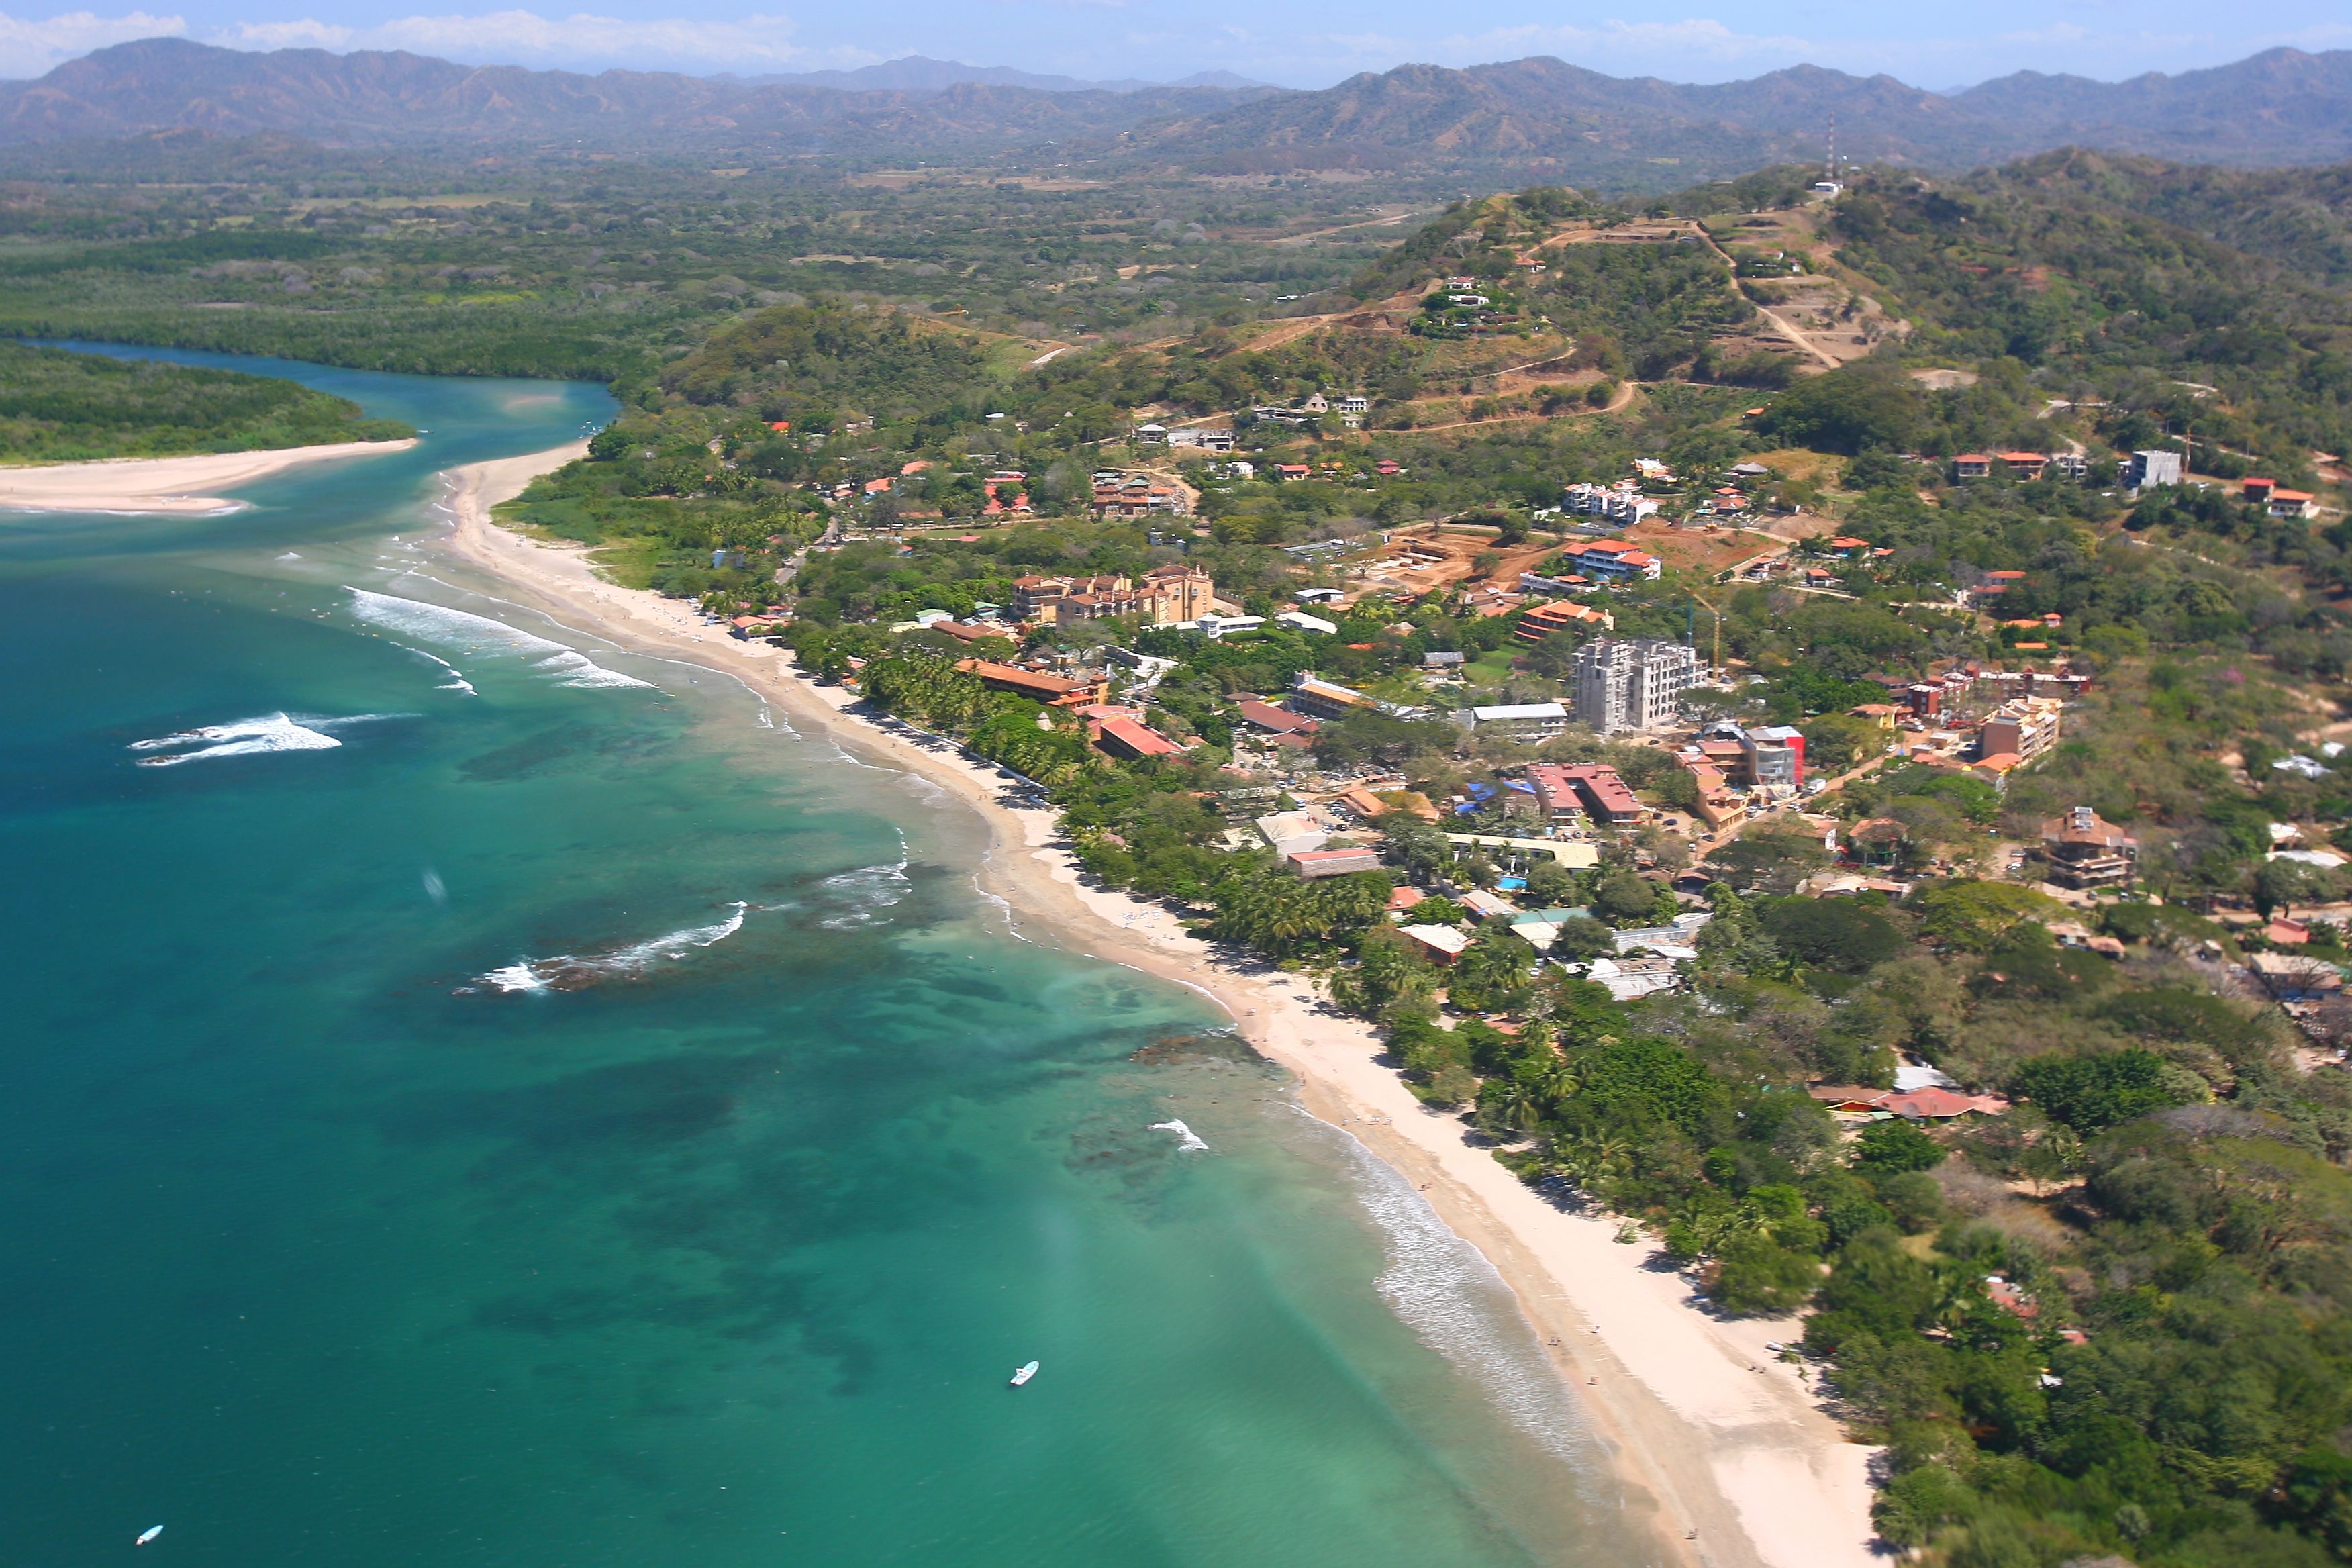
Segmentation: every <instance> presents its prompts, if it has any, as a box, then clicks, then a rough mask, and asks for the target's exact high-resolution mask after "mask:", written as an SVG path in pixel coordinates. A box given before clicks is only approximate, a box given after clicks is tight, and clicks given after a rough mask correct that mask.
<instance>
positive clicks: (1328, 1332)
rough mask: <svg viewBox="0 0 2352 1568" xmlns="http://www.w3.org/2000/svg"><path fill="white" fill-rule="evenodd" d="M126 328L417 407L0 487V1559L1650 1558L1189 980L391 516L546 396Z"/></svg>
mask: <svg viewBox="0 0 2352 1568" xmlns="http://www.w3.org/2000/svg"><path fill="white" fill-rule="evenodd" d="M110 352H124V353H144V351H110ZM152 357H160V358H170V359H174V360H178V361H181V362H183V363H223V364H235V365H238V366H240V367H245V368H253V369H258V370H262V371H265V372H269V373H273V374H289V375H292V376H295V377H296V378H297V379H299V380H301V381H304V382H306V383H309V384H313V385H318V386H321V387H325V388H327V389H329V390H331V391H335V392H338V393H341V394H343V395H347V396H351V397H353V398H355V399H357V400H358V401H360V402H361V403H362V404H363V405H365V406H366V407H367V409H368V410H369V412H370V413H371V414H376V415H384V416H393V417H397V418H403V419H406V420H408V421H410V422H412V423H414V424H415V425H417V426H422V427H424V428H425V429H426V430H427V431H428V432H429V433H428V434H427V436H426V437H425V440H424V442H423V444H422V445H421V446H420V447H419V448H417V449H416V450H415V451H413V452H410V453H406V454H403V455H398V456H391V457H383V458H369V459H366V460H364V461H359V462H352V463H345V464H339V465H330V466H326V467H321V468H312V469H309V470H304V471H298V472H296V473H293V474H289V475H287V476H283V477H281V478H279V479H275V480H271V481H268V482H266V483H263V484H260V485H257V486H254V487H251V488H250V489H247V490H246V491H244V492H243V494H244V495H245V497H246V498H247V499H248V500H251V501H252V502H253V503H254V504H253V506H252V508H251V510H245V511H240V512H237V513H235V514H233V515H229V516H225V517H219V518H212V519H167V518H154V517H63V516H54V515H27V514H13V515H12V514H5V513H0V649H5V654H0V668H5V671H6V672H7V679H6V680H5V683H0V721H4V722H5V734H6V736H7V744H6V745H5V748H0V877H5V885H6V887H7V888H8V889H9V890H10V895H11V896H10V897H8V898H7V899H6V900H5V903H0V922H5V929H0V941H5V951H7V952H9V953H10V954H11V962H10V963H9V965H8V970H7V981H6V989H5V997H0V1002H5V1012H0V1017H5V1027H0V1064H5V1083H6V1090H7V1092H6V1095H5V1102H0V1103H5V1111H4V1112H0V1114H5V1139H0V1182H5V1199H6V1206H7V1211H8V1213H9V1215H10V1217H11V1221H12V1223H11V1226H10V1227H9V1230H10V1235H9V1245H8V1246H7V1247H6V1249H5V1260H6V1269H7V1279H6V1284H7V1289H5V1293H0V1318H4V1319H5V1329H6V1342H7V1344H8V1347H9V1353H8V1354H7V1355H6V1356H5V1358H0V1411H5V1426H0V1443H5V1463H0V1554H5V1557H6V1559H7V1560H8V1561H11V1562H18V1563H40V1564H43V1565H44V1568H71V1565H73V1564H78V1563H106V1562H112V1561H117V1560H119V1559H120V1558H121V1555H122V1553H123V1552H125V1551H127V1550H129V1549H130V1546H131V1541H132V1538H133V1537H134V1536H136V1535H137V1534H138V1533H139V1532H140V1531H142V1530H144V1529H146V1528H147V1527H149V1526H152V1525H157V1524H161V1525H163V1527H164V1533H163V1535H162V1536H161V1537H160V1538H159V1539H158V1540H157V1541H156V1542H154V1543H153V1544H152V1546H150V1547H148V1548H146V1552H148V1554H149V1555H150V1557H151V1558H152V1559H153V1560H154V1561H157V1562H163V1561H171V1562H177V1563H184V1564H191V1565H194V1564H218V1565H220V1568H278V1565H287V1564H297V1563H334V1564H335V1565H336V1568H417V1565H419V1564H425V1563H431V1564H435V1565H436V1568H457V1565H462V1564H483V1565H491V1564H496V1565H499V1568H505V1565H509V1564H517V1563H530V1564H535V1565H547V1568H557V1565H564V1568H590V1565H604V1564H613V1565H623V1564H626V1565H629V1568H671V1565H675V1568H751V1565H754V1564H757V1565H761V1568H765V1565H770V1564H783V1563H824V1564H840V1565H863V1564H898V1563H907V1564H915V1563H920V1564H926V1565H936V1564H953V1565H956V1568H999V1565H1003V1568H1013V1565H1022V1568H1063V1565H1067V1568H1079V1565H1086V1568H1125V1565H1130V1564H1132V1565H1139V1568H1142V1565H1153V1568H1157V1565H1162V1564H1165V1565H1171V1568H1175V1565H1190V1564H1202V1565H1203V1568H1205V1565H1208V1564H1216V1565H1218V1568H1325V1565H1328V1568H1374V1565H1389V1564H1395V1565H1400V1568H1402V1565H1407V1564H1412V1565H1444V1568H1489V1565H1493V1568H1504V1565H1513V1564H1533V1563H1563V1564H1570V1565H1572V1568H1581V1565H1587V1564H1590V1565H1595V1568H1597V1565H1600V1564H1604V1563H1605V1564H1617V1563H1639V1562H1644V1561H1647V1560H1648V1556H1649V1554H1648V1552H1647V1551H1646V1550H1645V1549H1644V1548H1643V1544H1642V1542H1641V1538H1639V1537H1637V1536H1636V1535H1635V1534H1634V1533H1633V1531H1632V1530H1631V1527H1630V1526H1629V1524H1628V1522H1627V1521H1626V1519H1625V1516H1624V1513H1623V1510H1622V1502H1621V1499H1620V1497H1619V1494H1618V1489H1617V1486H1616V1484H1615V1482H1614V1481H1613V1479H1612V1476H1611V1472H1610V1470H1609V1468H1608V1467H1607V1464H1606V1461H1605V1458H1604V1456H1603V1455H1602V1453H1601V1450H1600V1448H1599V1447H1598V1445H1597V1444H1596V1442H1595V1441H1594V1439H1593V1438H1592V1436H1591V1434H1590V1432H1589V1430H1588V1428H1587V1426H1586V1423H1585V1420H1584V1417H1583V1415H1582V1414H1581V1412H1580V1410H1579V1408H1578V1407H1577V1406H1576V1405H1575V1404H1574V1402H1573V1401H1572V1400H1571V1399H1570V1396H1569V1395H1568V1394H1567V1393H1566V1391H1565V1390H1563V1389H1562V1388H1561V1387H1560V1386H1559V1384H1557V1382H1556V1381H1555V1380H1554V1379H1553V1378H1552V1376H1551V1375H1550V1373H1549V1372H1548V1371H1547V1370H1546V1366H1545V1363H1544V1360H1543V1357H1542V1353H1541V1351H1540V1348H1539V1347H1538V1345H1537V1344H1536V1343H1535V1342H1534V1338H1533V1335H1532V1333H1531V1331H1529V1330H1528V1328H1527V1327H1526V1325H1525V1324H1524V1322H1523V1321H1521V1320H1520V1319H1519V1318H1518V1316H1517V1313H1516V1312H1515V1311H1514V1310H1513V1309H1512V1306H1511V1303H1510V1300H1509V1298H1508V1296H1507V1294H1506V1292H1505V1291H1504V1289H1503V1288H1502V1286H1501V1283H1500V1281H1499V1280H1498V1279H1496V1277H1495V1276H1494V1274H1493V1273H1492V1271H1491V1270H1490V1269H1488V1268H1486V1265H1485V1264H1484V1262H1483V1261H1482V1260H1481V1259H1480V1258H1478V1257H1477V1255H1476V1254H1475V1252H1472V1251H1471V1250H1470V1249H1469V1248H1467V1247H1465V1246H1463V1245H1462V1244H1461V1243H1460V1242H1458V1241H1456V1240H1454V1238H1453V1237H1451V1236H1450V1235H1448V1234H1447V1233H1446V1232H1445V1231H1444V1229H1443V1227H1442V1226H1439V1225H1438V1224H1437V1222H1436V1220H1435V1219H1434V1216H1433V1215H1432V1214H1431V1213H1430V1211H1429V1210H1428V1208H1427V1206H1426V1205H1425V1204H1423V1202H1422V1201H1421V1199H1420V1197H1419V1195H1418V1194H1416V1193H1414V1192H1412V1190H1411V1188H1410V1187H1409V1186H1408V1185H1407V1184H1405V1183H1403V1182H1402V1180H1400V1179H1399V1178H1397V1177H1396V1176H1395V1175H1393V1174H1392V1173H1390V1172H1389V1171H1388V1170H1387V1169H1386V1168H1385V1167H1383V1166H1381V1165H1379V1164H1378V1163H1374V1162H1372V1161H1370V1159H1369V1158H1368V1157H1366V1156H1365V1155H1363V1154H1362V1153H1361V1152H1360V1151H1359V1150H1358V1149H1357V1148H1356V1146H1355V1145H1354V1144H1353V1143H1352V1142H1350V1141H1349V1140H1348V1139H1346V1138H1345V1137H1344V1136H1342V1135H1341V1134H1339V1132H1337V1131H1333V1130H1331V1129H1329V1128H1327V1127H1324V1126H1323V1125H1321V1124H1320V1123H1318V1122H1316V1121H1312V1120H1311V1119H1309V1118H1307V1116H1305V1115H1304V1114H1303V1113H1302V1112H1301V1111H1300V1110H1298V1109H1297V1105H1296V1103H1295V1100H1294V1098H1293V1096H1292V1094H1291V1092H1290V1089H1289V1086H1288V1084H1287V1082H1286V1079H1285V1077H1284V1075H1283V1074H1281V1073H1280V1072H1279V1071H1277V1070H1276V1069H1274V1068H1270V1067H1268V1066H1267V1065H1265V1064H1264V1063H1262V1062H1260V1061H1258V1060H1257V1059H1256V1058H1254V1057H1252V1056H1251V1055H1250V1053H1249V1052H1248V1051H1247V1050H1246V1049H1244V1048H1243V1047H1239V1046H1238V1045H1237V1044H1236V1043H1235V1042H1234V1040H1233V1039H1232V1037H1230V1036H1229V1035H1227V1034H1225V1033H1223V1032H1222V1031H1221V1030H1220V1028H1219V1024H1220V1022H1221V1016H1220V1015H1217V1014H1216V1013H1214V1012H1213V1010H1211V1009H1209V1008H1208V1007H1207V1006H1206V1005H1205V1004H1204V1003H1202V1001H1201V1000H1200V999H1198V998H1197V997H1195V996H1192V995H1191V994H1187V993H1185V992H1183V991H1181V990H1180V989H1177V988H1174V987H1171V986H1168V985H1165V984H1160V983H1158V982H1154V981H1151V980H1149V979H1146V978H1145V977H1143V976H1141V975H1139V974H1137V973H1133V972H1131V971H1128V970H1125V969H1122V968H1119V967H1118V966H1116V965H1112V964H1108V963H1101V962H1097V961H1095V960H1091V959H1087V958H1084V957H1080V956H1077V955H1074V954H1071V953H1068V952H1063V951H1060V950H1058V949H1056V948H1055V947H1053V946H1051V945H1050V944H1047V943H1044V942H1041V940H1040V939H1041V938H1042V937H1043V935H1044V933H1043V932H1041V931H1029V930H1024V927H1023V924H1022V922H1021V919H1020V916H1019V914H1018V912H1017V911H1009V910H1005V909H1003V907H1002V906H1001V905H1000V904H998V903H996V902H994V901H992V900H990V899H989V898H987V897H986V896H984V895H983V894H982V891H981V890H980V888H979V886H978V884H977V883H976V881H975V879H974V869H975V867H976V864H977V859H978V857H979V855H980V854H981V853H982V847H983V836H982V833H981V831H980V829H979V825H978V824H977V823H976V821H975V820H974V819H973V818H972V816H971V815H970V813H969V812H968V811H967V810H966V809H965V808H963V807H961V806H959V805H953V804H951V803H950V802H947V801H945V800H943V799H942V798H941V796H940V792H939V791H938V790H937V789H936V788H935V787H933V786H929V785H928V784H922V783H921V782H920V781H918V780H914V779H911V778H908V776H906V775H903V774H900V773H893V772H891V771H888V770H887V769H877V768H876V767H874V766H873V765H871V764H870V763H865V762H861V761H859V760H857V759H856V758H853V757H851V756H849V755H847V754H845V752H843V751H842V750H841V749H840V748H839V747H837V746H836V745H835V744H833V743H832V742H830V741H828V740H827V739H825V738H824V737H823V736H821V735H816V734H802V733H798V732H796V731H794V730H793V728H792V727H791V725H790V724H789V722H788V721H786V720H785V719H784V718H783V716H782V715H779V714H775V713H772V712H769V711H768V710H766V709H765V708H764V707H763V705H762V704H761V702H760V701H759V700H757V699H756V698H755V697H753V696H752V695H751V693H750V692H749V691H748V690H747V689H745V688H743V687H742V686H741V685H740V683H738V682H736V681H734V680H732V679H730V678H729V677H727V676H725V675H724V674H722V673H720V672H719V671H717V670H715V669H705V668H698V667H695V666H691V665H684V664H678V663H674V662H668V661H664V660H659V659H655V658H643V657H638V656H635V655H631V654H629V653H627V652H626V651H625V650H621V649H617V648H615V647H612V646H611V645H609V644H606V643H604V642H601V641H599V640H598V639H596V638H594V637H587V636H584V635H582V634H581V633H579V632H577V631H576V630H574V629H572V628H570V627H567V626H563V625H561V624H559V623H556V622H551V621H549V620H547V619H546V618H544V617H542V616H538V615H535V614H533V613H531V612H529V611H527V610H523V609H521V608H520V607H519V606H515V605H509V604H507V603H505V602H503V601H502V600H501V599H500V598H499V595H498V594H497V589H496V585H495V584H488V583H482V582H477V581H474V580H471V579H468V578H467V577H465V576H463V575H461V574H459V573H458V572H457V571H456V570H454V569H453V568H452V566H451V564H450V563H447V562H446V561H444V560H442V559H441V558H439V557H438V556H436V554H435V552H433V550H432V548H431V536H432V535H433V533H434V531H436V527H437V524H438V521H439V518H440V514H439V513H437V512H436V510H435V502H436V498H437V496H438V494H439V488H438V485H437V483H436V480H435V479H434V478H433V475H434V474H435V472H436V470H439V469H441V468H446V467H449V466H451V465H453V464H457V463H463V462H470V461H475V460H479V459H483V458H494V457H501V456H507V455H511V454H516V453H522V452H530V451H537V450H541V449H544V448H546V447H551V446H554V445H557V444H559V443H560V442H562V441H564V440H567V439H571V438H572V437H575V436H577V435H578V434H579V433H580V431H581V430H582V429H583V426H586V425H589V424H592V423H594V422H598V421H601V420H602V419H603V418H604V417H605V416H606V415H607V414H608V413H609V411H610V404H609V401H608V399H607V398H606V396H605V395H604V393H603V391H602V390H601V389H598V388H594V387H590V386H583V385H574V384H551V383H531V382H513V381H467V380H454V379H436V378H422V377H404V376H393V375H382V374H364V373H358V372H350V371H339V370H332V369H326V368H320V367H316V366H304V365H287V364H281V363H275V362H268V361H251V360H237V359H231V358H227V357H225V356H215V355H204V354H164V353H156V354H153V355H152ZM1180 1124H1181V1125H1180ZM1033 1358H1034V1359H1036V1360H1038V1361H1040V1362H1041V1363H1043V1368H1042V1371H1041V1372H1040V1373H1039V1374H1038V1376H1037V1378H1036V1379H1035V1381H1034V1383H1032V1384H1030V1385H1029V1386H1027V1387H1025V1388H1022V1389H1019V1390H1014V1389H1012V1388H1010V1387H1008V1386H1007V1381H1006V1380H1007V1378H1008V1377H1009V1375H1010V1374H1011V1373H1012V1371H1013V1368H1014V1367H1015V1366H1017V1365H1019V1364H1020V1363H1024V1362H1025V1361H1028V1360H1031V1359H1033Z"/></svg>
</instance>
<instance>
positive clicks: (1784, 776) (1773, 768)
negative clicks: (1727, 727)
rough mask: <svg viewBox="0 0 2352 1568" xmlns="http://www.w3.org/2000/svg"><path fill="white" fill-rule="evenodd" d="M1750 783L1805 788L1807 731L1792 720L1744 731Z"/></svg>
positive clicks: (1770, 787) (1768, 787)
mask: <svg viewBox="0 0 2352 1568" xmlns="http://www.w3.org/2000/svg"><path fill="white" fill-rule="evenodd" d="M1739 749H1740V752H1741V753H1742V760H1743V761H1744V762H1745V763H1746V764H1747V766H1746V770H1745V771H1746V773H1747V776H1748V788H1750V789H1761V790H1791V791H1793V790H1801V789H1802V788H1804V787H1805V734H1804V731H1801V730H1800V729H1798V728H1796V727H1795V726H1794V725H1791V724H1766V725H1762V726H1759V728H1757V729H1753V730H1749V731H1745V732H1743V733H1742V735H1741V736H1740V741H1739Z"/></svg>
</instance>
